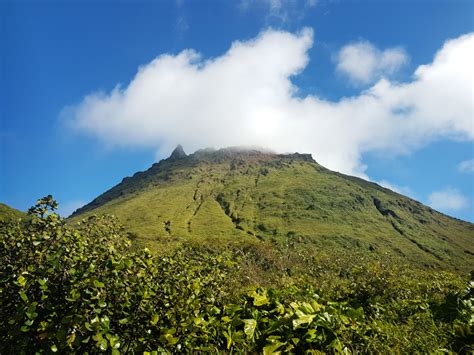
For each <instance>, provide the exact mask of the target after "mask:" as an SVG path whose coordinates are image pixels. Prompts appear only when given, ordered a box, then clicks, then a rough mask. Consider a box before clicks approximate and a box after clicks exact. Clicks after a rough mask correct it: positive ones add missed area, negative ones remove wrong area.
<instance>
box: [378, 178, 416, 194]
mask: <svg viewBox="0 0 474 355" xmlns="http://www.w3.org/2000/svg"><path fill="white" fill-rule="evenodd" d="M375 182H376V183H377V184H379V185H380V186H382V187H385V188H386V189H389V190H392V191H395V192H398V193H399V194H402V195H405V196H412V197H413V191H412V190H411V189H410V188H409V187H408V186H399V185H396V184H393V183H391V182H389V181H387V180H380V181H375Z"/></svg>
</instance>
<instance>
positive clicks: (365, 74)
mask: <svg viewBox="0 0 474 355" xmlns="http://www.w3.org/2000/svg"><path fill="white" fill-rule="evenodd" d="M336 61H337V67H336V70H337V71H338V72H339V73H341V74H343V75H345V76H347V77H348V78H349V79H350V80H351V82H353V83H355V84H370V83H373V82H374V81H376V80H378V79H380V78H382V77H385V76H390V75H392V74H394V73H395V72H397V71H398V70H399V69H400V68H401V67H402V66H403V65H405V64H406V63H408V54H407V53H406V52H405V50H403V49H402V48H400V47H395V48H388V49H385V50H379V49H378V48H376V47H375V46H374V45H373V44H371V43H370V42H368V41H359V42H354V43H351V44H348V45H346V46H344V47H342V48H341V50H340V51H339V53H338V54H337V58H336Z"/></svg>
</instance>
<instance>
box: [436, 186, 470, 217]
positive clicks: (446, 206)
mask: <svg viewBox="0 0 474 355" xmlns="http://www.w3.org/2000/svg"><path fill="white" fill-rule="evenodd" d="M428 204H429V205H430V206H431V207H433V208H434V209H437V210H440V211H457V210H462V209H464V208H466V207H468V206H469V202H468V200H467V198H466V197H465V196H464V195H462V194H461V192H459V191H458V190H457V189H455V188H452V187H446V188H445V189H443V190H440V191H435V192H433V193H432V194H430V195H429V196H428Z"/></svg>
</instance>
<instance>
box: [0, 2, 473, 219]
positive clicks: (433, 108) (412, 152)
mask: <svg viewBox="0 0 474 355" xmlns="http://www.w3.org/2000/svg"><path fill="white" fill-rule="evenodd" d="M473 13H474V5H473V3H472V2H471V1H418V2H417V1H412V2H408V1H393V2H392V1H380V2H375V1H342V0H341V1H328V0H319V1H309V0H308V1H303V0H245V1H235V2H227V1H186V0H180V1H168V2H165V1H146V2H136V1H133V2H132V1H121V2H116V3H112V2H109V1H96V2H92V1H87V2H81V1H55V2H47V1H34V2H33V1H31V2H29V1H18V2H11V1H3V2H0V26H1V27H0V42H1V45H2V51H1V55H0V82H1V85H0V97H1V104H0V119H1V126H0V201H2V202H5V203H7V204H9V205H11V206H13V207H16V208H19V209H22V210H25V209H27V208H28V207H29V206H31V205H32V204H34V202H35V200H36V199H37V198H40V197H42V196H43V195H45V194H49V193H51V194H53V195H54V196H55V197H56V199H57V200H58V201H59V203H60V205H62V209H61V211H62V213H63V214H66V215H67V214H68V213H70V212H71V211H72V210H73V209H75V208H77V207H79V206H80V205H81V204H84V203H87V202H89V201H90V200H91V199H93V198H94V197H96V196H97V195H98V194H100V193H102V192H104V191H105V190H106V189H108V188H110V187H112V186H113V185H115V184H116V183H118V182H120V181H121V179H122V178H123V177H124V176H129V175H132V174H133V173H134V172H136V171H138V170H144V169H146V168H148V167H149V166H150V165H151V164H152V163H153V162H155V161H156V160H158V159H161V158H164V157H166V156H167V155H168V154H169V153H170V151H171V149H172V147H173V146H174V145H176V144H177V143H181V144H183V145H184V148H185V150H187V151H193V150H195V149H198V148H201V147H206V146H216V147H218V146H226V145H236V144H258V145H262V146H268V147H269V148H272V149H275V150H277V151H306V152H309V153H312V154H313V157H314V158H315V159H316V160H317V161H318V162H321V163H322V164H323V165H326V166H328V167H330V168H332V169H335V170H339V171H342V172H345V173H349V174H356V175H359V176H363V177H366V178H368V179H370V180H372V181H375V182H378V183H381V184H384V185H386V186H391V187H392V188H395V189H397V190H399V191H400V192H402V193H404V194H407V195H409V196H411V197H413V198H415V199H417V200H419V201H421V202H423V203H426V204H430V205H432V206H433V207H435V208H436V209H438V210H441V211H443V212H445V213H447V214H449V215H452V216H455V217H458V218H461V219H465V220H470V221H474V187H473V182H472V181H473V180H474V179H473V177H474V175H473V170H474V167H473V165H474V163H473V159H474V151H473V150H474V148H473V142H472V139H473V135H474V133H473V124H474V123H473V120H474V118H473V103H472V97H473V84H472V70H470V69H469V67H471V66H472V64H471V65H469V66H463V65H464V64H465V60H464V59H462V58H461V59H460V57H463V58H464V57H467V58H471V57H472V53H474V48H473V46H472V43H473V41H472V37H470V36H469V35H468V36H464V37H462V36H463V35H467V34H469V33H472V31H473V30H474V23H473ZM448 40H452V41H451V42H446V41H448ZM237 41H238V42H237ZM233 43H234V45H233V46H232V44H233ZM231 46H232V49H231V50H230V48H231ZM186 49H193V50H194V52H190V51H185V52H183V51H184V50H186ZM196 53H199V56H197V54H196ZM465 53H467V55H464V54H465ZM164 54H167V55H168V56H163V55H164ZM437 54H439V56H438V57H436V58H439V59H438V60H435V56H437ZM469 56H470V57H469ZM443 58H450V59H449V60H448V61H447V62H449V63H451V64H449V63H448V64H449V65H448V64H446V63H445V62H446V61H443ZM452 63H454V64H452ZM463 63H464V64H463ZM422 65H427V66H425V67H422V68H421V69H420V66H422ZM139 68H141V71H140V74H139V75H138V76H137V70H138V69H139ZM466 68H467V69H466ZM451 71H452V73H453V74H451ZM166 80H168V81H166ZM170 83H171V85H170ZM117 85H120V87H119V88H118V89H116V90H115V91H114V88H116V87H117ZM86 96H88V97H89V99H86ZM226 100H228V101H226ZM463 100H464V101H463ZM394 101H396V102H395V103H394ZM397 105H398V106H397ZM234 106H235V107H234Z"/></svg>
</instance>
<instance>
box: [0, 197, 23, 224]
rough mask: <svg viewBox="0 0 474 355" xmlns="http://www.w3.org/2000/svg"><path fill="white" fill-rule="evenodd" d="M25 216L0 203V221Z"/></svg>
mask: <svg viewBox="0 0 474 355" xmlns="http://www.w3.org/2000/svg"><path fill="white" fill-rule="evenodd" d="M25 216H26V214H25V213H24V212H21V211H19V210H17V209H15V208H12V207H10V206H8V205H6V204H4V203H1V202H0V221H1V220H12V219H18V218H22V217H25Z"/></svg>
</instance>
